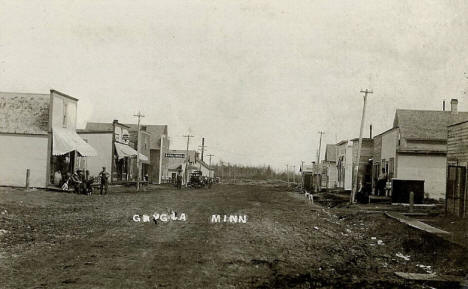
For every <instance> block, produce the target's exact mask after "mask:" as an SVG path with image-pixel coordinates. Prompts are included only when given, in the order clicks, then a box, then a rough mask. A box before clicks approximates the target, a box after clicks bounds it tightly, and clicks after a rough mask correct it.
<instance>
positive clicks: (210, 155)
mask: <svg viewBox="0 0 468 289" xmlns="http://www.w3.org/2000/svg"><path fill="white" fill-rule="evenodd" d="M214 156H215V155H212V154H209V155H208V157H209V158H210V170H209V172H210V174H209V176H210V178H211V157H214Z"/></svg>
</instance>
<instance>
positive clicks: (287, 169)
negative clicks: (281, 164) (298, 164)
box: [286, 165, 289, 188]
mask: <svg viewBox="0 0 468 289" xmlns="http://www.w3.org/2000/svg"><path fill="white" fill-rule="evenodd" d="M286 175H287V176H288V188H289V165H286Z"/></svg>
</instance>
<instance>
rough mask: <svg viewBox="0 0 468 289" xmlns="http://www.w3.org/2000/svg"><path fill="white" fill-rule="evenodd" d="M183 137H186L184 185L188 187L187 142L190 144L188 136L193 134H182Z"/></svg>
mask: <svg viewBox="0 0 468 289" xmlns="http://www.w3.org/2000/svg"><path fill="white" fill-rule="evenodd" d="M184 137H186V138H187V149H186V150H185V174H184V176H185V187H186V188H187V187H188V162H189V159H190V158H189V153H188V149H189V144H190V138H191V137H193V135H190V134H186V135H184Z"/></svg>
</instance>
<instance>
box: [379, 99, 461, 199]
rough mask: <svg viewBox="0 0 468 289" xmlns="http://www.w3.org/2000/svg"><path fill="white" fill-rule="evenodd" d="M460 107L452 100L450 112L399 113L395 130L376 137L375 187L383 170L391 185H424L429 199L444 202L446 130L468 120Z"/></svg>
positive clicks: (415, 111) (406, 111) (398, 111)
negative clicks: (401, 182)
mask: <svg viewBox="0 0 468 289" xmlns="http://www.w3.org/2000/svg"><path fill="white" fill-rule="evenodd" d="M457 107H458V101H457V100H456V99H452V101H451V110H450V111H442V110H441V111H434V110H410V109H397V110H396V112H395V118H394V122H393V127H392V128H391V129H390V130H387V131H386V132H384V133H382V134H380V135H378V136H376V137H374V155H373V177H374V184H375V178H376V177H377V176H378V174H379V173H380V170H381V169H382V168H384V169H385V171H386V173H387V176H388V180H389V181H390V180H391V179H392V178H397V179H400V180H408V181H424V191H425V197H426V198H431V199H436V200H438V199H444V198H445V190H446V165H447V164H446V163H447V126H449V125H451V124H452V123H456V122H461V121H464V120H468V113H467V112H458V108H457Z"/></svg>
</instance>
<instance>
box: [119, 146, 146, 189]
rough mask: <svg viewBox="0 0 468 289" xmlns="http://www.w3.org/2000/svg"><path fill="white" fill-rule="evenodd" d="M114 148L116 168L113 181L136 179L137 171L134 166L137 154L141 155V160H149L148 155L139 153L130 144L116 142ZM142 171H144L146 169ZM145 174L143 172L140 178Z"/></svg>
mask: <svg viewBox="0 0 468 289" xmlns="http://www.w3.org/2000/svg"><path fill="white" fill-rule="evenodd" d="M114 148H115V150H114V167H115V170H114V171H113V175H112V181H114V182H119V181H120V182H127V181H136V179H137V171H136V169H134V168H135V167H136V162H137V155H139V160H140V161H141V162H148V161H149V159H148V157H146V156H145V155H143V154H141V153H140V154H138V152H137V151H136V150H135V149H133V148H131V147H130V146H129V145H128V144H124V143H119V142H115V143H114ZM142 173H144V170H143V172H142ZM143 176H144V174H142V175H141V176H140V178H141V179H142V177H143Z"/></svg>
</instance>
